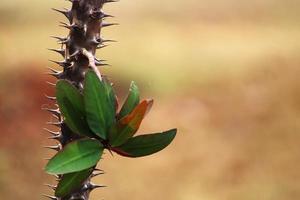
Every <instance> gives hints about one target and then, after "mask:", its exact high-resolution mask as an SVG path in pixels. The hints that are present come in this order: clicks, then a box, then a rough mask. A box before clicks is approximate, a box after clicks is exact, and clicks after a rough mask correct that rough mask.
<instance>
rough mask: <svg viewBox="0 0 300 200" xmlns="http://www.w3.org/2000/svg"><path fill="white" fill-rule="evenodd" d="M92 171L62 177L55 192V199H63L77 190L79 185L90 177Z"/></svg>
mask: <svg viewBox="0 0 300 200" xmlns="http://www.w3.org/2000/svg"><path fill="white" fill-rule="evenodd" d="M92 172H93V169H92V168H90V169H86V170H83V171H79V172H74V173H69V174H65V175H63V177H62V179H61V180H60V181H59V183H58V185H57V188H56V190H55V196H56V197H65V196H66V195H68V194H70V193H72V192H73V191H74V190H77V189H78V188H79V187H80V186H81V184H82V183H83V182H84V181H85V180H86V179H87V178H88V177H89V176H90V175H91V173H92Z"/></svg>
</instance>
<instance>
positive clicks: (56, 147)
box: [43, 144, 61, 151]
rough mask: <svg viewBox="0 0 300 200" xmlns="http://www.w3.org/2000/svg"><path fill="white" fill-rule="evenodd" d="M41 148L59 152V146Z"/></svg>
mask: <svg viewBox="0 0 300 200" xmlns="http://www.w3.org/2000/svg"><path fill="white" fill-rule="evenodd" d="M43 147H44V148H46V149H51V150H55V151H59V150H61V144H58V145H53V146H43Z"/></svg>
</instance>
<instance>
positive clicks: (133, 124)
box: [109, 100, 153, 147]
mask: <svg viewBox="0 0 300 200" xmlns="http://www.w3.org/2000/svg"><path fill="white" fill-rule="evenodd" d="M152 104H153V100H144V101H142V102H141V103H140V104H139V105H137V106H136V107H135V108H134V110H133V111H132V112H131V113H130V114H129V115H127V116H125V117H124V118H122V119H121V120H119V121H118V122H117V123H116V124H115V125H114V126H113V127H112V128H111V130H110V133H109V141H110V145H111V146H112V147H116V146H120V145H122V144H124V143H125V142H126V141H127V140H128V139H129V138H131V137H132V136H133V135H134V134H135V133H136V132H137V131H138V129H139V127H140V125H141V122H142V120H143V119H144V117H145V114H146V112H147V111H148V110H149V109H150V108H151V107H152Z"/></svg>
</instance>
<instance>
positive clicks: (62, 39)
mask: <svg viewBox="0 0 300 200" xmlns="http://www.w3.org/2000/svg"><path fill="white" fill-rule="evenodd" d="M50 37H51V38H54V39H56V40H58V41H60V42H62V41H65V40H67V39H68V38H66V37H64V38H63V37H58V36H50Z"/></svg>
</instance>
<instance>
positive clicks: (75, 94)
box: [46, 71, 177, 197]
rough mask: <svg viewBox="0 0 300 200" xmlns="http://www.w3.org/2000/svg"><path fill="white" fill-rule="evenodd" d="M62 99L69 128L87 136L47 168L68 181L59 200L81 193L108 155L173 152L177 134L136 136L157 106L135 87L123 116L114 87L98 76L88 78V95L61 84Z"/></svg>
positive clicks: (63, 182) (61, 187)
mask: <svg viewBox="0 0 300 200" xmlns="http://www.w3.org/2000/svg"><path fill="white" fill-rule="evenodd" d="M56 98H57V103H58V105H59V109H60V111H61V113H62V115H63V117H64V121H65V123H66V124H67V125H68V127H69V128H70V129H71V130H72V131H73V132H74V133H75V134H78V135H79V136H81V139H78V140H75V141H72V142H70V143H69V144H67V145H66V146H65V147H64V148H63V149H62V150H61V151H59V152H58V153H57V154H56V155H55V156H54V157H53V158H52V159H51V160H50V161H49V162H48V164H47V166H46V171H47V172H48V173H50V174H59V175H63V176H62V179H61V180H60V182H59V184H58V188H57V189H56V196H58V197H63V196H65V195H67V194H68V193H69V192H71V191H73V190H75V189H77V188H78V187H79V186H80V184H82V182H83V181H84V180H86V179H87V178H88V177H89V176H90V175H91V173H92V171H93V170H92V169H93V168H94V167H95V166H96V165H97V163H98V162H99V160H100V158H101V156H102V154H103V151H104V149H108V150H109V151H111V152H115V153H117V154H119V155H121V156H125V157H142V156H147V155H151V154H154V153H156V152H158V151H160V150H162V149H164V148H165V147H167V146H168V145H169V144H170V143H171V142H172V140H173V139H174V138H175V135H176V132H177V130H176V129H172V130H169V131H165V132H160V133H152V134H144V135H139V136H135V134H136V133H137V131H138V129H139V127H140V125H141V122H142V120H143V119H144V117H145V116H146V114H147V113H148V112H149V110H150V109H151V107H152V104H153V100H142V101H140V94H139V89H138V87H137V85H136V84H135V83H134V82H132V83H131V85H130V89H129V94H128V97H127V99H126V100H125V102H124V104H123V106H122V107H121V109H120V110H119V111H118V102H117V97H116V95H115V92H114V90H113V87H112V84H111V83H110V82H109V81H107V80H100V79H99V78H98V76H97V75H96V74H95V73H94V72H93V71H88V72H87V74H86V78H85V82H84V89H83V91H82V92H80V91H79V90H78V89H77V88H75V87H74V86H73V85H72V84H71V83H70V82H68V81H66V80H60V81H58V82H57V84H56Z"/></svg>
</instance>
